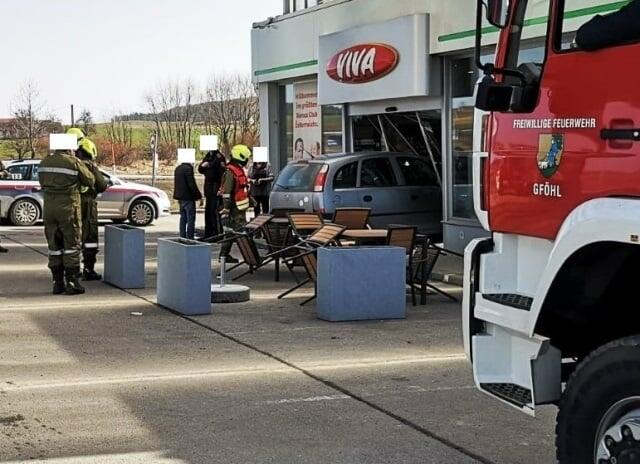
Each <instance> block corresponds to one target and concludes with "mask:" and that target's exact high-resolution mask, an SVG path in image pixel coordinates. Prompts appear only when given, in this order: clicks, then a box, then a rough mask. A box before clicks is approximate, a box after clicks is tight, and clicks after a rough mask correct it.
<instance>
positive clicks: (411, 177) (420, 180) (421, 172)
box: [396, 156, 439, 187]
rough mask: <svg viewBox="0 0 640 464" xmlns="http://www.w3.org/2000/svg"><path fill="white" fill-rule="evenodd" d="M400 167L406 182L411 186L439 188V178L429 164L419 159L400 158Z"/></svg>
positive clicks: (398, 159)
mask: <svg viewBox="0 0 640 464" xmlns="http://www.w3.org/2000/svg"><path fill="white" fill-rule="evenodd" d="M396 160H397V161H398V166H400V172H401V173H402V176H403V177H404V182H405V184H406V185H409V186H425V187H431V186H438V185H439V184H438V178H437V177H436V175H435V173H434V172H433V168H432V167H431V165H429V164H428V163H426V162H424V161H422V160H421V159H418V158H412V157H404V156H402V157H398V158H396Z"/></svg>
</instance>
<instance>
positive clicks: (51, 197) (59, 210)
mask: <svg viewBox="0 0 640 464" xmlns="http://www.w3.org/2000/svg"><path fill="white" fill-rule="evenodd" d="M38 177H39V180H40V185H41V186H42V190H43V192H44V208H43V219H44V232H45V235H46V237H47V245H48V248H49V268H50V269H51V274H52V275H53V294H54V295H59V294H61V293H67V294H68V295H75V294H80V293H84V288H83V287H82V285H80V282H79V281H78V274H79V273H80V249H81V245H82V223H81V209H80V208H81V203H80V187H82V186H84V187H89V188H93V187H94V177H93V174H92V173H91V171H90V170H89V169H88V168H87V167H86V165H85V164H84V163H83V162H81V161H80V160H79V159H78V158H76V157H75V156H74V154H73V152H71V151H69V150H54V151H52V153H51V154H49V156H47V157H46V158H45V159H44V160H42V162H41V163H40V166H39V168H38ZM65 279H66V284H65Z"/></svg>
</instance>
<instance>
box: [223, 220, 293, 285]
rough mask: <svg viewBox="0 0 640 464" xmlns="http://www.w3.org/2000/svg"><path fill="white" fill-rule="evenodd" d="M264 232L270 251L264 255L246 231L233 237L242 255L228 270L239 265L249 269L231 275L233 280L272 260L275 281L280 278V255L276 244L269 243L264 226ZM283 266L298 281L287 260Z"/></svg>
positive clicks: (253, 237)
mask: <svg viewBox="0 0 640 464" xmlns="http://www.w3.org/2000/svg"><path fill="white" fill-rule="evenodd" d="M264 233H265V234H266V237H267V239H266V241H267V244H268V251H270V253H268V254H266V255H262V254H260V251H259V249H258V245H257V243H256V240H255V236H253V235H250V234H248V233H243V234H238V235H237V236H236V237H235V242H236V245H237V246H238V249H239V250H240V254H241V255H242V262H241V263H239V264H236V265H235V266H233V267H232V268H230V269H229V270H230V271H232V270H234V269H236V268H238V267H239V266H248V267H249V269H248V270H247V271H245V272H243V273H241V274H239V275H237V276H235V277H233V280H234V281H236V280H239V279H241V278H243V277H245V276H246V275H249V274H253V273H255V271H256V270H258V269H259V268H261V267H263V266H265V265H267V264H269V263H272V262H275V280H276V282H277V281H278V280H280V256H279V254H278V253H277V250H276V249H277V245H275V244H271V243H270V233H269V231H268V229H266V228H265V229H264ZM285 266H286V267H287V269H289V272H290V273H291V275H293V277H294V279H295V280H296V282H300V279H298V277H297V276H296V275H295V273H294V272H293V267H292V266H291V265H290V264H289V263H287V262H285Z"/></svg>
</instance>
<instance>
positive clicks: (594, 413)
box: [556, 336, 640, 464]
mask: <svg viewBox="0 0 640 464" xmlns="http://www.w3.org/2000/svg"><path fill="white" fill-rule="evenodd" d="M556 453H557V454H556V455H557V458H558V463H559V464H576V463H580V464H583V463H584V464H586V463H594V464H627V463H635V462H640V336H634V337H629V338H623V339H620V340H616V341H614V342H611V343H608V344H607V345H604V346H602V347H600V348H598V349H597V350H596V351H594V352H593V353H591V354H590V355H589V356H587V357H586V358H585V359H584V360H583V361H582V362H581V363H580V365H579V366H578V368H577V369H576V370H575V372H574V373H573V375H572V376H571V378H570V379H569V382H568V384H567V388H566V390H565V392H564V394H563V396H562V399H561V401H560V411H559V413H558V419H557V424H556Z"/></svg>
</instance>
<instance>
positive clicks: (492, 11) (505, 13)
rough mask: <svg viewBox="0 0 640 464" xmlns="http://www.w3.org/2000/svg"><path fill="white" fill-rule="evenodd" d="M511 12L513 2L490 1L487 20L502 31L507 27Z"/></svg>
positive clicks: (505, 0)
mask: <svg viewBox="0 0 640 464" xmlns="http://www.w3.org/2000/svg"><path fill="white" fill-rule="evenodd" d="M510 10H511V0H488V1H487V20H488V21H489V22H490V23H491V24H493V25H494V26H496V27H499V28H500V29H502V28H504V27H506V26H507V23H508V21H509V12H510Z"/></svg>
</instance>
